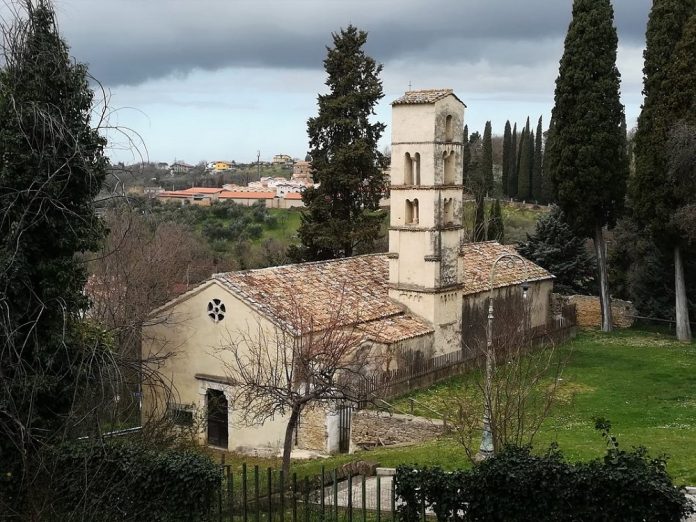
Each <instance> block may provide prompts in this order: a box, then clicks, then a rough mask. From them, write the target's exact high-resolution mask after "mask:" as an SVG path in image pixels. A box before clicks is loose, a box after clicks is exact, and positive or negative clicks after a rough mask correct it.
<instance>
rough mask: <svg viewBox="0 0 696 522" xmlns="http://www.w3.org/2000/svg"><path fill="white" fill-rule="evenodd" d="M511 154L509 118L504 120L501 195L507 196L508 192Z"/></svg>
mask: <svg viewBox="0 0 696 522" xmlns="http://www.w3.org/2000/svg"><path fill="white" fill-rule="evenodd" d="M512 155H513V152H512V129H511V127H510V120H507V121H506V122H505V132H504V133H503V175H502V180H501V185H502V189H503V196H508V195H509V194H510V190H509V187H508V177H509V176H510V162H511V161H512Z"/></svg>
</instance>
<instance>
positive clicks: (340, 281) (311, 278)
mask: <svg viewBox="0 0 696 522" xmlns="http://www.w3.org/2000/svg"><path fill="white" fill-rule="evenodd" d="M213 277H214V278H215V279H217V280H218V281H220V282H221V283H222V284H224V285H225V286H227V287H228V288H229V289H230V290H231V291H233V292H234V293H235V294H236V295H238V296H240V297H241V298H242V299H243V300H244V301H246V302H247V303H248V304H249V305H250V306H252V307H253V308H256V309H257V310H259V311H260V312H262V313H264V315H266V316H267V317H269V318H274V319H275V320H277V321H279V322H281V323H282V324H284V325H285V326H289V327H291V328H293V329H294V330H296V331H297V330H299V329H300V328H298V319H297V317H298V316H301V317H302V319H303V320H304V321H305V322H309V321H310V318H311V322H312V324H311V327H309V325H307V324H304V325H302V328H301V329H302V330H312V331H317V330H322V329H323V328H326V327H327V326H329V325H331V324H335V323H336V322H340V323H341V324H344V325H351V324H357V323H362V322H366V321H374V320H375V319H381V318H384V317H389V316H392V315H398V314H401V313H402V312H403V309H402V307H401V306H399V305H398V304H396V303H395V302H394V301H392V300H391V299H389V294H388V290H387V280H388V278H389V265H388V261H387V257H386V256H384V255H375V254H372V255H365V256H355V257H350V258H345V259H335V260H331V261H318V262H312V263H300V264H296V265H285V266H278V267H272V268H262V269H259V270H246V271H242V272H229V273H225V274H216V275H214V276H213Z"/></svg>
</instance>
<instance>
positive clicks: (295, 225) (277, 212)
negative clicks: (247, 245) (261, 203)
mask: <svg viewBox="0 0 696 522" xmlns="http://www.w3.org/2000/svg"><path fill="white" fill-rule="evenodd" d="M268 213H269V214H270V215H271V216H275V218H276V219H277V220H278V226H276V227H274V228H268V227H264V229H263V233H262V234H261V237H260V238H259V239H257V240H256V241H255V243H261V242H262V241H264V240H266V239H275V240H278V241H292V240H293V238H294V237H295V235H296V234H297V229H299V228H300V218H301V216H302V213H301V212H300V211H299V210H285V209H278V208H273V209H269V210H268Z"/></svg>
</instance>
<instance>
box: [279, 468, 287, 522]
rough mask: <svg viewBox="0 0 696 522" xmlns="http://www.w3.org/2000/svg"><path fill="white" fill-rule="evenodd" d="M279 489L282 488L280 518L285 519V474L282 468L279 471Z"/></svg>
mask: <svg viewBox="0 0 696 522" xmlns="http://www.w3.org/2000/svg"><path fill="white" fill-rule="evenodd" d="M278 489H280V520H285V476H284V475H283V470H282V469H281V470H280V471H279V472H278Z"/></svg>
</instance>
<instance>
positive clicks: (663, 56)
mask: <svg viewBox="0 0 696 522" xmlns="http://www.w3.org/2000/svg"><path fill="white" fill-rule="evenodd" d="M695 4H696V2H694V1H693V0H655V1H654V3H653V7H652V10H651V12H650V18H649V20H648V27H647V31H646V49H645V52H644V58H645V64H644V67H643V94H644V95H645V100H644V102H643V109H642V111H641V114H640V116H639V118H638V127H637V129H636V134H635V137H634V150H635V175H634V176H633V177H632V178H631V183H630V196H631V200H632V204H633V205H632V206H633V209H634V214H635V217H636V218H637V219H638V221H639V222H640V223H641V224H642V225H643V226H646V227H648V229H649V231H650V232H651V233H652V234H653V236H654V237H655V240H656V242H657V243H658V244H659V246H660V247H661V248H663V249H667V250H672V253H673V258H674V264H675V287H678V288H677V291H676V303H677V306H676V316H677V336H678V337H679V339H682V340H687V339H690V337H691V332H690V327H689V322H688V311H687V307H686V295H685V290H684V285H683V284H680V281H683V279H684V274H683V268H682V267H683V263H682V259H681V258H682V249H683V241H682V240H681V238H680V234H679V232H678V231H677V230H675V228H674V227H673V226H672V225H671V223H670V221H671V219H672V216H673V213H674V209H675V208H676V207H677V206H678V202H677V201H676V199H677V195H676V194H675V191H674V190H673V187H672V186H670V183H669V179H668V157H667V150H666V148H667V140H668V133H669V130H670V127H671V126H672V125H673V124H674V123H676V122H677V121H678V120H679V119H680V118H682V117H683V111H684V109H688V107H690V106H691V105H692V104H693V91H692V89H691V87H690V86H689V85H688V83H686V82H683V80H686V79H687V78H689V76H690V74H689V71H688V70H684V65H686V66H687V67H688V66H689V63H688V62H689V60H688V57H686V56H684V57H680V60H678V61H677V60H675V58H676V56H675V55H676V48H677V46H678V43H679V42H680V41H681V39H682V37H683V36H685V31H684V29H685V26H686V24H687V21H688V20H689V19H690V18H691V17H692V16H693V15H694V12H695V11H696V5H695ZM686 48H688V44H686V46H685V47H684V49H686ZM682 58H683V59H682ZM670 73H671V74H670ZM681 73H686V74H685V76H684V77H683V78H679V77H678V75H679V74H681ZM670 76H671V77H670ZM682 88H685V90H683V91H682V92H679V89H682ZM672 100H674V101H677V103H676V104H675V103H674V102H673V101H672ZM679 103H686V105H684V106H679Z"/></svg>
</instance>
